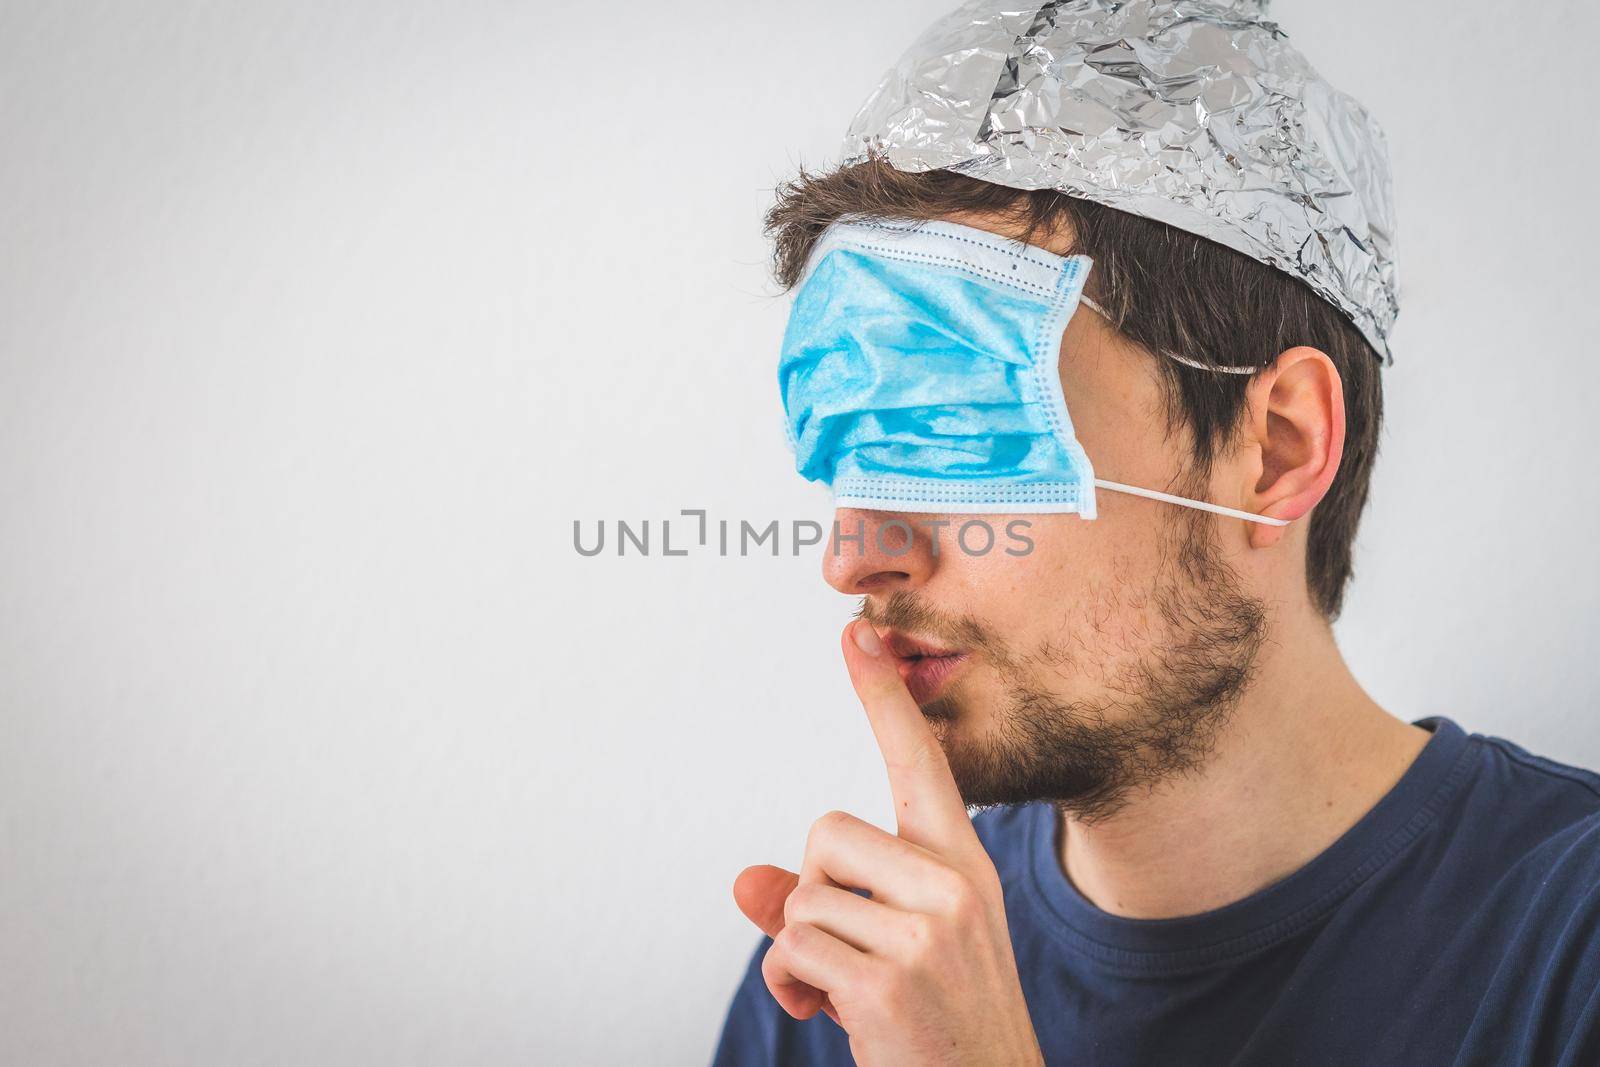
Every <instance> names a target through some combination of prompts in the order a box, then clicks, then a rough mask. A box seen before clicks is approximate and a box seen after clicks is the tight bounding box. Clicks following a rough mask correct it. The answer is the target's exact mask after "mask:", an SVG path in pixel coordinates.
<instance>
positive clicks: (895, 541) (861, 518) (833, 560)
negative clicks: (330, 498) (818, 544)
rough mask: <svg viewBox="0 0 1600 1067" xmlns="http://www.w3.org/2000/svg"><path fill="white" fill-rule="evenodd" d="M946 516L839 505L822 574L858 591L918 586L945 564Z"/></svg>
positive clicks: (837, 584) (848, 589) (844, 590)
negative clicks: (941, 536)
mask: <svg viewBox="0 0 1600 1067" xmlns="http://www.w3.org/2000/svg"><path fill="white" fill-rule="evenodd" d="M946 524H947V520H946V519H945V518H944V516H941V515H908V514H902V513H899V512H892V511H863V510H861V509H859V508H839V509H838V510H836V511H835V512H834V513H833V530H832V533H831V534H830V536H829V538H828V550H827V551H826V552H824V553H823V556H822V577H823V580H824V581H826V582H827V583H828V584H829V585H831V586H833V587H834V588H835V589H837V590H839V592H841V593H847V594H850V595H852V596H860V595H865V594H867V593H876V594H880V595H882V594H887V593H892V592H895V591H897V590H899V589H915V588H917V587H919V586H921V585H923V584H924V583H926V582H927V581H928V579H929V578H931V577H932V576H933V572H934V571H935V570H936V569H937V568H938V565H939V546H938V535H939V532H940V529H941V527H943V526H944V525H946Z"/></svg>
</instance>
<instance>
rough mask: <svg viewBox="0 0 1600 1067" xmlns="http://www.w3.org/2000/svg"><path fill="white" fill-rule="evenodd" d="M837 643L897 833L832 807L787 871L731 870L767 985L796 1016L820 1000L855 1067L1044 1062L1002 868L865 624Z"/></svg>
mask: <svg viewBox="0 0 1600 1067" xmlns="http://www.w3.org/2000/svg"><path fill="white" fill-rule="evenodd" d="M843 645H844V659H845V664H846V666H847V667H848V668H849V670H850V680H851V682H852V683H854V685H855V689H856V695H857V696H859V697H860V698H861V703H862V704H863V705H864V706H865V707H866V710H867V718H868V719H869V720H870V721H871V723H872V732H873V735H874V736H875V737H876V738H877V741H878V747H879V749H881V750H882V752H883V759H884V764H885V765H886V766H887V768H888V771H889V788H890V791H891V793H892V794H893V797H894V807H895V817H896V819H897V821H898V824H899V833H898V834H889V833H887V832H885V831H883V830H880V829H878V828H877V827H876V826H873V825H871V824H870V823H866V822H862V821H861V820H860V819H857V818H855V817H854V816H851V815H846V814H844V813H843V812H837V811H835V812H829V813H828V814H827V815H824V816H823V817H822V818H820V819H818V820H817V821H816V822H815V823H814V824H813V825H812V827H811V834H810V836H809V837H808V838H807V839H806V853H805V860H804V862H803V863H802V865H801V869H800V873H799V874H798V875H795V874H793V873H791V872H789V871H786V870H783V869H782V868H779V867H770V866H758V867H749V868H747V869H746V870H745V871H744V872H743V873H742V874H740V875H739V878H738V880H737V881H736V882H735V883H734V886H733V895H734V899H735V900H736V901H738V904H739V908H740V909H741V910H742V911H743V912H744V913H745V914H746V915H747V916H749V917H750V920H751V921H752V922H754V923H755V924H756V925H757V926H759V927H761V929H762V930H763V931H765V932H766V933H767V934H768V935H769V936H771V937H772V938H773V945H772V948H771V949H769V950H768V951H767V955H766V958H765V959H764V960H763V961H762V965H761V973H762V976H763V977H764V978H765V979H766V982H767V988H768V989H769V990H771V991H772V995H773V996H774V997H775V998H776V999H777V1001H778V1003H779V1004H780V1005H782V1007H783V1009H784V1010H785V1011H787V1012H788V1013H789V1014H790V1015H792V1016H794V1017H795V1018H797V1019H809V1018H811V1017H812V1016H813V1015H815V1014H816V1013H817V1012H818V1011H826V1012H827V1013H828V1015H829V1016H830V1017H831V1018H832V1019H833V1020H834V1021H835V1022H837V1023H838V1024H839V1025H840V1026H841V1027H843V1028H844V1030H845V1031H846V1032H847V1033H848V1034H849V1035H850V1050H851V1052H852V1054H853V1055H854V1056H855V1059H856V1062H857V1063H860V1064H865V1065H872V1064H910V1063H916V1064H924V1063H939V1064H955V1063H983V1064H1040V1063H1043V1062H1044V1061H1043V1057H1042V1056H1041V1055H1040V1052H1039V1044H1038V1039H1037V1038H1036V1037H1035V1036H1034V1032H1033V1025H1032V1023H1031V1022H1030V1020H1029V1018H1028V1007H1027V1004H1026V1003H1025V1002H1024V1001H1023V998H1022V986H1021V983H1020V982H1019V981H1018V979H1017V965H1016V961H1015V960H1014V959H1013V958H1012V954H1011V936H1010V933H1009V931H1008V930H1007V928H1006V914H1005V904H1004V901H1003V898H1002V896H1001V891H1000V878H999V876H998V875H997V874H996V873H995V869H994V864H993V863H991V862H990V861H989V856H988V853H987V852H985V851H984V848H983V844H982V843H981V842H980V841H979V840H978V835H977V834H976V833H975V832H974V831H973V828H972V820H971V819H970V818H969V817H968V815H967V809H966V805H965V804H963V803H962V800H961V793H960V791H959V790H958V789H957V788H956V783H955V779H954V778H952V777H951V775H950V767H949V764H948V763H946V761H945V756H944V750H943V749H942V748H941V747H940V746H939V741H938V739H937V738H936V737H934V735H933V731H932V730H931V729H930V728H929V726H928V723H927V720H926V719H924V718H923V716H922V711H921V709H919V708H918V707H917V705H916V702H915V701H914V700H912V699H911V694H910V693H909V692H907V691H906V687H905V684H904V683H903V682H901V680H900V674H899V671H898V670H896V668H895V663H894V659H893V657H892V656H890V655H889V653H888V652H887V650H886V649H884V647H883V644H882V642H881V641H880V640H879V638H878V635H877V633H876V632H875V631H874V630H873V629H872V627H871V626H870V625H868V624H867V623H866V622H864V621H857V622H854V623H852V624H851V625H850V626H848V627H846V628H845V631H844V639H843ZM846 887H849V888H846ZM850 888H855V889H865V890H867V891H868V892H870V893H871V894H872V898H871V899H870V900H868V899H866V898H864V897H861V896H859V895H857V894H855V893H852V892H850Z"/></svg>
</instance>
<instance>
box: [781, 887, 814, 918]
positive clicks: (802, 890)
mask: <svg viewBox="0 0 1600 1067" xmlns="http://www.w3.org/2000/svg"><path fill="white" fill-rule="evenodd" d="M822 888H823V887H822V886H821V885H819V884H817V883H815V882H808V883H805V884H803V885H797V886H795V887H794V889H792V890H790V892H789V896H788V898H787V899H786V900H784V902H783V921H784V923H785V924H786V925H787V924H792V923H798V922H805V921H806V919H807V918H809V917H810V916H811V915H813V914H814V913H815V908H816V905H817V897H818V896H819V895H820V893H821V890H822Z"/></svg>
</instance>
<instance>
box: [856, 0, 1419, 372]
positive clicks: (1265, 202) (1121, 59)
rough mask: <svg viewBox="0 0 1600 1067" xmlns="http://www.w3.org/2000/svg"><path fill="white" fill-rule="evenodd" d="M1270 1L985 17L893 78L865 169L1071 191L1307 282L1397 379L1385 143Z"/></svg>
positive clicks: (866, 143) (865, 131)
mask: <svg viewBox="0 0 1600 1067" xmlns="http://www.w3.org/2000/svg"><path fill="white" fill-rule="evenodd" d="M1266 7H1267V0H1233V2H1229V0H1065V2H1060V3H1047V4H1042V5H1041V4H1016V5H1006V4H1004V3H997V2H995V0H973V2H970V3H967V4H964V5H963V6H962V7H960V8H958V9H957V10H956V11H954V12H952V13H951V14H949V15H946V16H945V17H943V18H941V19H939V20H938V21H937V22H935V23H934V24H933V25H932V26H931V27H929V28H928V29H927V30H926V31H925V32H924V33H923V35H922V36H921V37H920V38H918V39H917V41H916V42H915V43H914V44H913V45H912V46H911V48H910V49H909V50H908V51H907V52H906V53H905V55H904V56H902V57H901V58H900V61H899V62H898V63H897V64H896V65H895V66H894V67H893V68H892V69H890V70H889V71H888V73H887V74H885V76H884V78H883V81H882V82H881V83H880V84H879V86H878V88H877V89H876V90H875V91H874V92H873V94H872V95H871V96H870V97H868V98H867V101H866V103H865V104H863V105H862V107H861V110H860V111H859V112H858V113H857V115H856V117H855V119H854V121H852V122H851V124H850V130H849V133H848V134H847V135H846V138H845V144H844V159H843V162H844V163H845V164H850V163H858V162H861V161H863V160H865V159H866V158H868V156H869V155H880V156H882V157H883V158H884V159H885V161H886V162H888V163H889V164H890V165H891V166H893V167H895V168H896V169H897V170H902V171H908V172H917V171H927V170H939V169H948V170H952V171H956V172H958V173H961V174H966V175H970V176H971V177H974V178H979V179H982V180H984V181H990V182H994V183H996V184H999V185H1005V186H1010V187H1012V188H1016V189H1057V190H1060V191H1061V192H1064V193H1069V194H1071V195H1074V196H1078V197H1082V198H1084V199H1086V200H1093V201H1096V202H1098V203H1101V204H1105V205H1107V206H1109V207H1114V208H1117V209H1119V210H1122V211H1126V212H1129V213H1131V214H1134V215H1141V216H1144V217H1146V218H1151V219H1156V220H1158V221H1160V222H1165V223H1168V224H1170V225H1172V226H1175V227H1178V228H1179V229H1182V230H1186V231H1188V232H1190V233H1194V234H1198V235H1199V236H1201V237H1206V238H1209V239H1211V240H1213V241H1216V242H1218V243H1220V244H1223V245H1226V246H1227V247H1229V248H1232V249H1236V250H1237V251H1240V252H1243V253H1245V254H1247V255H1250V256H1253V257H1255V258H1256V259H1258V260H1261V261H1262V262H1263V263H1267V264H1270V265H1272V266H1274V267H1277V268H1279V269H1281V270H1284V271H1287V272H1289V273H1290V274H1293V275H1295V276H1296V277H1299V278H1301V279H1303V280H1304V281H1305V282H1307V283H1308V284H1309V285H1310V286H1311V287H1312V288H1313V289H1315V290H1316V292H1318V293H1319V294H1320V295H1322V296H1323V297H1324V298H1325V299H1327V300H1329V301H1330V302H1332V303H1333V304H1334V305H1335V306H1337V307H1338V308H1339V309H1340V310H1342V311H1343V312H1344V313H1345V314H1346V315H1348V316H1349V317H1350V318H1351V320H1352V321H1354V323H1355V324H1356V326H1357V327H1358V328H1359V329H1360V330H1361V333H1362V334H1363V335H1364V336H1365V337H1366V339H1367V340H1368V341H1369V342H1370V343H1371V344H1372V347H1373V348H1374V349H1375V350H1376V351H1377V353H1378V354H1379V356H1380V357H1381V358H1382V359H1383V361H1384V362H1385V363H1389V362H1392V361H1393V356H1392V354H1391V352H1390V350H1389V334H1390V330H1391V329H1392V327H1393V325H1394V319H1395V316H1396V314H1397V313H1398V312H1399V304H1398V300H1397V294H1396V288H1395V286H1396V275H1395V262H1394V196H1393V190H1392V186H1391V183H1390V177H1389V153H1388V148H1387V145H1386V143H1385V141H1384V137H1383V132H1382V131H1381V130H1380V129H1379V128H1378V126H1377V124H1376V123H1375V122H1374V121H1373V120H1372V118H1371V117H1370V116H1369V115H1368V114H1367V112H1366V110H1365V109H1364V108H1362V106H1361V105H1360V104H1359V103H1358V102H1357V101H1356V100H1355V99H1353V98H1352V97H1350V96H1348V95H1346V94H1344V93H1342V92H1340V91H1339V90H1337V89H1335V88H1333V87H1332V86H1331V85H1329V84H1328V83H1327V82H1326V81H1324V80H1323V79H1322V78H1321V77H1320V76H1319V75H1318V74H1317V72H1316V71H1315V70H1313V69H1312V67H1311V65H1310V64H1309V63H1308V62H1306V60H1305V58H1304V57H1303V56H1302V55H1300V53H1299V52H1297V51H1296V50H1295V49H1294V48H1293V47H1291V46H1290V44H1289V43H1288V40H1287V38H1286V36H1285V34H1284V33H1283V31H1282V30H1281V29H1279V28H1278V26H1277V24H1276V23H1273V22H1269V21H1266V19H1265V14H1266Z"/></svg>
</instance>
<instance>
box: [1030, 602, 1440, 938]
mask: <svg viewBox="0 0 1600 1067" xmlns="http://www.w3.org/2000/svg"><path fill="white" fill-rule="evenodd" d="M1276 621H1277V622H1278V626H1277V627H1275V632H1274V634H1273V638H1274V640H1272V641H1270V642H1268V644H1267V647H1266V649H1265V650H1264V651H1263V654H1262V658H1261V660H1260V661H1259V663H1258V668H1259V674H1258V676H1257V681H1256V684H1255V685H1253V686H1252V687H1251V689H1250V691H1249V693H1247V694H1246V696H1245V697H1244V699H1243V700H1242V701H1241V702H1240V704H1239V706H1238V707H1237V708H1236V709H1235V710H1234V712H1233V714H1232V715H1231V716H1230V718H1229V721H1228V724H1227V725H1226V726H1225V727H1224V728H1223V729H1222V731H1221V733H1220V734H1219V735H1218V737H1217V743H1216V748H1215V751H1214V753H1213V754H1212V756H1211V757H1210V758H1209V759H1208V760H1207V761H1206V763H1205V765H1204V766H1203V767H1201V768H1200V769H1199V770H1198V771H1197V772H1195V773H1192V774H1189V775H1185V776H1182V777H1179V778H1175V779H1171V780H1168V781H1164V782H1161V783H1159V784H1158V785H1156V786H1155V787H1154V788H1153V789H1151V790H1150V791H1149V792H1139V793H1136V794H1135V795H1134V797H1133V799H1132V800H1130V801H1129V803H1128V804H1127V805H1126V806H1125V807H1124V808H1122V809H1121V810H1119V811H1118V812H1116V813H1115V814H1114V815H1112V816H1110V817H1108V818H1105V819H1102V820H1098V821H1096V822H1093V823H1083V822H1081V821H1079V820H1077V819H1075V818H1071V817H1068V818H1066V819H1065V822H1064V826H1063V832H1062V834H1061V837H1060V841H1061V861H1062V866H1063V869H1064V870H1065V871H1066V873H1067V877H1068V878H1070V879H1071V880H1072V883H1073V884H1074V885H1075V886H1076V887H1077V888H1078V891H1079V892H1081V893H1082V894H1083V895H1084V896H1085V897H1087V898H1088V899H1089V900H1090V901H1091V902H1093V903H1094V904H1095V905H1096V906H1098V907H1100V908H1102V909H1103V910H1105V911H1108V912H1111V913H1112V914H1114V915H1121V916H1125V917H1128V918H1140V919H1163V918H1174V917H1177V916H1181V915H1194V914H1198V913H1200V912H1204V911H1210V910H1212V909H1215V908H1220V907H1223V906H1224V905H1227V904H1231V903H1233V902H1234V901H1236V900H1242V899H1243V898H1245V897H1247V896H1249V895H1250V894H1252V893H1254V892H1256V891H1258V890H1261V889H1264V888H1266V887H1267V886H1269V885H1271V884H1273V883H1274V882H1277V881H1279V880H1281V879H1283V878H1284V877H1286V876H1287V875H1289V874H1292V873H1293V872H1294V871H1296V870H1298V869H1299V868H1300V867H1302V866H1304V865H1305V864H1306V863H1308V862H1309V861H1310V860H1311V859H1313V858H1314V857H1315V856H1317V854H1319V853H1320V852H1322V851H1323V850H1324V849H1326V848H1327V847H1328V846H1329V845H1331V844H1333V842H1334V841H1336V840H1337V839H1338V838H1339V836H1340V835H1341V834H1343V833H1344V832H1345V831H1346V830H1348V829H1349V828H1350V827H1351V826H1353V825H1355V823H1356V822H1357V821H1358V820H1359V819H1360V818H1361V816H1363V815H1365V814H1366V813H1367V812H1368V811H1370V810H1371V809H1372V807H1373V805H1375V804H1376V803H1377V802H1378V801H1379V800H1380V799H1382V797H1383V795H1384V794H1385V793H1387V792H1388V791H1389V790H1390V789H1391V788H1393V787H1394V785H1395V783H1396V782H1398V781H1399V780H1400V777H1401V775H1403V774H1404V773H1405V771H1406V768H1407V767H1409V766H1410V765H1411V762H1412V760H1413V759H1415V758H1416V756H1417V753H1419V752H1420V751H1422V747H1423V745H1424V744H1426V743H1427V740H1428V737H1429V736H1430V735H1429V734H1428V732H1427V731H1426V730H1423V729H1421V728H1420V727H1416V726H1412V725H1410V724H1409V723H1405V722H1402V721H1401V720H1400V719H1397V718H1395V717H1394V716H1392V715H1390V714H1389V713H1388V712H1386V711H1384V710H1383V709H1382V708H1381V707H1379V706H1378V705H1377V704H1376V703H1375V702H1373V700H1372V699H1371V698H1370V697H1369V696H1367V694H1366V693H1365V692H1364V691H1363V690H1362V688H1361V686H1360V685H1359V684H1358V683H1357V682H1356V680H1355V678H1354V676H1353V675H1351V673H1350V670H1349V668H1348V667H1346V666H1345V663H1344V659H1343V657H1341V656H1340V655H1339V650H1338V647H1337V646H1336V645H1335V644H1334V641H1333V635H1332V632H1331V631H1330V630H1329V629H1328V627H1327V626H1326V625H1325V624H1324V623H1322V622H1321V620H1320V619H1292V620H1284V619H1280V620H1276Z"/></svg>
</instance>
